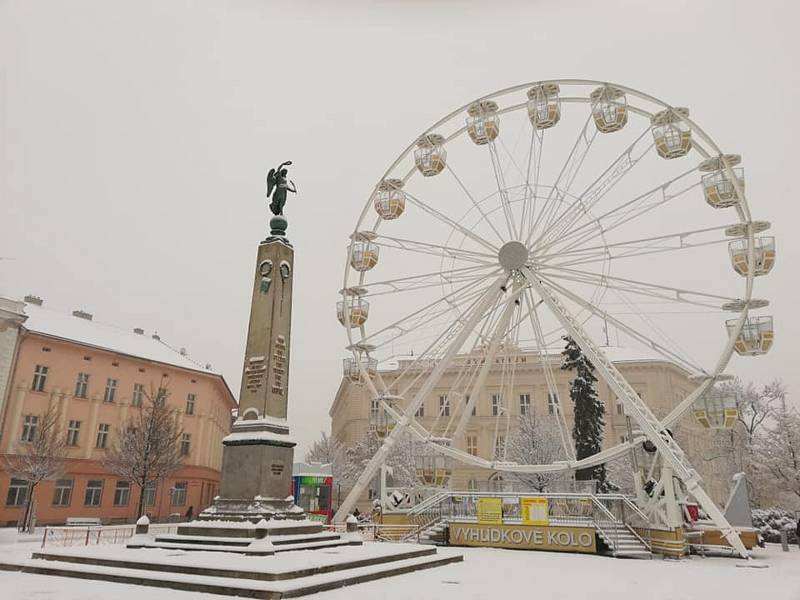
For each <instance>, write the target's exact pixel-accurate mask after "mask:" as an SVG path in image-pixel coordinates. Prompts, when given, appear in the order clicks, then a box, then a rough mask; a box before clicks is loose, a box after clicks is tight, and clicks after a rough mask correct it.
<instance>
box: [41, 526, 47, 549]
mask: <svg viewBox="0 0 800 600" xmlns="http://www.w3.org/2000/svg"><path fill="white" fill-rule="evenodd" d="M46 541H47V525H45V527H44V533H43V534H42V548H44V544H45V542H46Z"/></svg>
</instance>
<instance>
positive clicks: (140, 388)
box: [131, 383, 144, 406]
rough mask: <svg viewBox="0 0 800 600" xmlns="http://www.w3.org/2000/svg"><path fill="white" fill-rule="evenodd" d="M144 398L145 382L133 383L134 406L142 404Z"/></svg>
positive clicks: (132, 399) (132, 402)
mask: <svg viewBox="0 0 800 600" xmlns="http://www.w3.org/2000/svg"><path fill="white" fill-rule="evenodd" d="M143 400H144V384H142V383H134V384H133V396H131V404H132V405H133V406H141V405H142V401H143Z"/></svg>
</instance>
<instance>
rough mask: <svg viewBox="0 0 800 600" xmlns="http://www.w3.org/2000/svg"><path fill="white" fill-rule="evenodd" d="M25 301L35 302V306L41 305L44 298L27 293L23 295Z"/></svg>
mask: <svg viewBox="0 0 800 600" xmlns="http://www.w3.org/2000/svg"><path fill="white" fill-rule="evenodd" d="M25 302H27V303H28V304H35V305H36V306H41V305H42V304H44V300H42V299H41V298H39V296H34V295H33V294H28V295H27V296H25Z"/></svg>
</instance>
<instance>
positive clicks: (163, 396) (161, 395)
mask: <svg viewBox="0 0 800 600" xmlns="http://www.w3.org/2000/svg"><path fill="white" fill-rule="evenodd" d="M166 401H167V388H163V387H160V388H158V393H157V394H156V404H158V405H159V406H164V403H165V402H166Z"/></svg>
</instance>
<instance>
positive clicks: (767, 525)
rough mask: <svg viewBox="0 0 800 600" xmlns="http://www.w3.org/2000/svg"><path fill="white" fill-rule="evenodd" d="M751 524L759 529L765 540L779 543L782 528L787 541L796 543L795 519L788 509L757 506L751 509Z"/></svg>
mask: <svg viewBox="0 0 800 600" xmlns="http://www.w3.org/2000/svg"><path fill="white" fill-rule="evenodd" d="M753 526H754V527H756V528H757V529H759V530H760V531H761V536H762V537H763V538H764V541H766V542H774V543H779V542H780V541H781V530H782V529H783V530H785V531H786V535H787V537H788V540H789V543H790V544H796V543H797V521H796V520H795V518H794V516H793V515H792V513H790V512H789V511H786V510H782V509H780V508H764V509H761V508H757V509H755V510H754V511H753Z"/></svg>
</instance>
